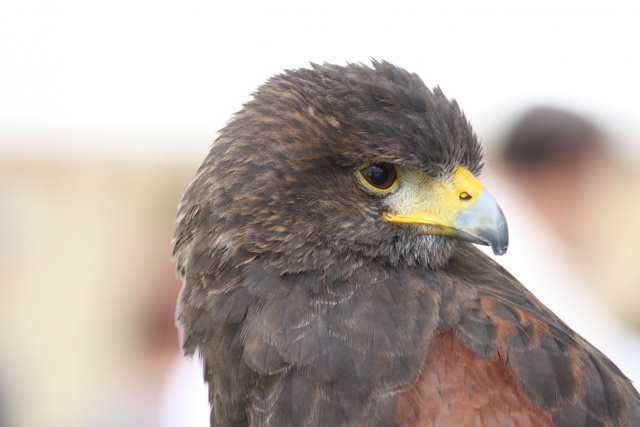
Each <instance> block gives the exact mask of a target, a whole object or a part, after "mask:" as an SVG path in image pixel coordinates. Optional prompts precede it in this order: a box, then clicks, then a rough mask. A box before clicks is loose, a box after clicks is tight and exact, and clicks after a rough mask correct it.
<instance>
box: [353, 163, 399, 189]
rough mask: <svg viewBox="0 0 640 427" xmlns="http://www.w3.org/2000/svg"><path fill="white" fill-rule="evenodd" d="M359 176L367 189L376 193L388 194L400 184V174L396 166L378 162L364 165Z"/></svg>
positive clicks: (359, 171)
mask: <svg viewBox="0 0 640 427" xmlns="http://www.w3.org/2000/svg"><path fill="white" fill-rule="evenodd" d="M357 176H358V179H359V180H360V183H361V184H362V185H363V186H364V187H365V188H367V189H369V190H372V191H375V192H376V193H387V192H389V191H391V190H392V189H393V188H394V187H395V186H396V184H398V181H399V176H400V174H399V171H398V168H397V167H396V165H394V164H392V163H384V162H376V163H366V164H365V165H363V166H362V167H361V168H359V169H358V173H357Z"/></svg>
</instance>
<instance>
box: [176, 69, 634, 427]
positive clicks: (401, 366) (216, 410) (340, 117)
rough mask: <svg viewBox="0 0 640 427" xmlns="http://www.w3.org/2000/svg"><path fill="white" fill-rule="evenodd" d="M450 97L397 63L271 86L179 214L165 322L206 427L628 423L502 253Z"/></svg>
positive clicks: (471, 148)
mask: <svg viewBox="0 0 640 427" xmlns="http://www.w3.org/2000/svg"><path fill="white" fill-rule="evenodd" d="M481 169H482V152H481V148H480V146H479V144H478V142H477V140H476V137H475V135H474V134H473V131H472V130H471V127H470V125H469V123H468V122H467V120H466V119H465V117H464V116H463V114H462V113H461V112H460V109H459V108H458V106H457V104H456V103H455V102H454V101H450V100H448V99H447V98H446V97H445V96H444V95H443V94H442V92H441V91H440V89H438V88H436V89H434V90H429V89H427V88H426V87H425V86H424V84H423V83H422V81H421V80H420V78H419V77H417V76H416V75H415V74H410V73H408V72H406V71H404V70H402V69H400V68H397V67H395V66H393V65H391V64H388V63H385V62H382V63H379V62H374V64H373V68H369V67H366V66H361V65H348V66H345V67H341V66H333V65H323V66H317V65H314V66H313V68H312V69H309V70H305V69H303V70H295V71H287V72H285V73H284V74H282V75H279V76H276V77H273V78H272V79H271V80H269V81H268V82H267V83H266V84H265V85H264V86H262V87H261V88H260V89H259V90H258V91H257V92H256V93H255V95H254V99H253V100H252V101H250V102H249V103H247V104H246V105H245V106H244V108H243V109H242V110H241V111H240V112H239V113H238V114H237V115H236V116H235V117H234V119H233V120H232V121H231V122H230V123H229V124H228V125H227V126H226V127H225V128H224V129H223V130H222V131H221V134H220V137H219V138H218V140H216V142H215V144H214V145H213V147H212V148H211V151H210V153H209V155H208V156H207V158H206V159H205V161H204V163H203V164H202V166H201V167H200V169H199V170H198V172H197V174H196V177H195V178H194V180H193V182H192V183H191V184H190V186H189V188H188V189H187V191H186V193H185V195H184V197H183V199H182V202H181V204H180V208H179V215H178V227H177V230H176V234H175V254H176V255H177V258H178V270H179V273H180V275H181V277H182V278H183V280H184V287H183V290H182V293H181V295H180V299H179V305H178V313H177V322H178V325H179V329H180V334H181V339H182V346H183V350H184V352H185V353H186V354H188V355H191V354H194V352H195V351H196V350H198V352H199V354H200V355H201V357H202V359H203V361H204V365H205V371H204V377H205V379H206V381H207V382H208V384H209V400H210V403H211V407H212V411H211V425H212V426H214V425H215V426H217V425H221V426H227V425H230V426H246V425H251V426H262V425H271V426H294V425H295V426H298V425H300V426H303V425H307V426H316V425H318V426H401V425H402V426H418V425H420V426H423V425H424V426H432V425H438V426H449V425H451V426H459V425H474V426H491V425H500V426H503V425H517V426H520V425H522V426H527V425H539V426H546V425H550V424H552V423H555V424H556V425H561V426H578V425H590V426H600V425H602V426H608V425H610V426H617V425H621V426H622V425H627V426H633V425H640V397H639V396H638V393H637V392H636V391H635V389H634V388H633V387H632V385H631V383H630V381H629V380H628V379H627V378H626V377H625V376H624V375H623V374H622V373H621V372H620V371H619V370H618V368H617V367H616V366H615V365H613V363H611V361H609V359H607V358H606V357H605V356H604V355H602V354H601V353H600V352H599V351H598V350H597V349H595V348H594V347H592V346H591V345H590V344H589V343H587V342H586V341H585V340H583V339H582V338H581V337H580V336H578V335H576V334H575V333H574V332H573V331H572V330H571V329H570V328H568V327H567V326H566V325H565V324H564V323H562V321H560V320H559V319H558V318H557V317H556V316H555V315H554V314H553V313H551V312H550V311H549V310H548V309H547V308H546V307H545V306H543V305H542V304H541V303H540V302H539V301H538V300H537V299H536V298H535V297H534V296H532V295H531V294H530V293H529V292H528V291H527V290H526V289H525V288H524V287H523V286H522V285H521V284H520V283H519V282H518V281H517V280H516V279H514V278H513V277H512V276H511V275H509V273H508V272H506V271H505V270H504V269H503V268H501V267H500V266H499V265H498V264H496V263H495V262H493V261H492V260H491V259H489V258H488V257H486V256H485V255H483V254H482V253H481V252H480V251H478V250H477V249H476V248H474V247H473V245H472V244H471V243H469V242H475V243H484V244H490V245H491V246H492V247H493V249H494V251H495V252H497V253H502V252H504V250H505V249H506V236H507V234H506V224H505V222H504V218H503V216H502V213H501V211H500V209H499V208H498V207H497V204H496V203H495V201H494V200H493V199H492V198H491V197H490V196H489V195H488V193H486V191H485V190H484V189H483V188H482V186H481V184H480V183H479V182H477V180H475V178H473V175H477V174H478V173H479V172H480V171H481Z"/></svg>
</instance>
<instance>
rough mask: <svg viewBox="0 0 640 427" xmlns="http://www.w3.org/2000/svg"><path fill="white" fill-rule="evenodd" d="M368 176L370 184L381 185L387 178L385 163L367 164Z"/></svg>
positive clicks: (387, 171) (387, 170)
mask: <svg viewBox="0 0 640 427" xmlns="http://www.w3.org/2000/svg"><path fill="white" fill-rule="evenodd" d="M369 177H370V178H371V184H373V185H375V186H378V187H380V186H383V185H384V184H385V183H386V182H387V179H389V169H388V166H387V165H371V166H369Z"/></svg>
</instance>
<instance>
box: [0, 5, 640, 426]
mask: <svg viewBox="0 0 640 427" xmlns="http://www.w3.org/2000/svg"><path fill="white" fill-rule="evenodd" d="M639 19H640V6H638V3H637V2H631V1H627V2H623V1H607V2H604V1H596V2H589V1H587V2H585V1H566V2H551V1H542V2H535V4H534V3H531V4H529V3H527V4H525V3H521V2H508V1H484V2H471V1H468V2H431V1H420V2H418V1H416V2H405V1H397V2H393V5H392V4H391V3H389V2H375V1H368V2H356V1H354V2H344V1H334V0H329V1H324V2H320V3H313V4H311V3H302V2H294V1H273V2H243V1H236V2H213V1H211V2H207V1H201V0H186V1H182V2H169V1H165V0H156V1H150V0H127V1H122V0H115V1H113V0H112V1H109V2H106V1H93V2H85V1H80V0H59V1H56V2H49V1H43V0H24V1H20V2H12V3H10V2H4V3H3V4H2V6H0V426H16V427H31V426H45V425H46V426H71V427H75V426H89V427H92V426H99V427H102V426H131V427H134V426H135V427H137V426H145V427H152V426H163V427H169V426H175V427H177V426H194V427H197V426H202V427H204V426H206V425H208V422H207V414H206V412H207V410H206V395H205V391H204V388H203V386H202V384H201V381H200V374H199V373H198V370H199V368H198V367H197V363H195V364H194V363H190V362H188V361H184V360H182V359H181V357H180V356H179V349H178V343H177V338H176V330H175V327H174V325H173V312H174V308H175V299H176V296H177V293H178V291H179V287H180V282H179V280H177V279H176V277H175V274H174V265H173V263H172V262H171V260H170V257H171V235H172V232H173V226H174V225H173V218H174V216H175V212H176V206H177V203H178V201H179V199H180V196H181V194H182V192H183V191H184V189H185V188H186V186H187V185H188V183H189V181H190V179H191V177H192V176H193V174H194V172H195V170H196V168H197V166H198V165H199V163H200V162H201V160H202V159H203V158H204V155H205V153H206V152H207V150H208V148H209V146H210V145H211V143H212V142H213V141H214V139H215V137H216V132H217V130H218V129H220V128H221V127H222V126H223V125H224V123H225V122H226V121H227V120H228V119H229V118H230V117H231V116H232V114H233V113H234V112H235V111H237V110H238V109H239V108H240V106H241V105H242V103H243V102H245V101H246V100H248V99H249V96H250V94H251V92H253V91H254V90H255V89H256V88H257V86H259V85H260V84H262V83H263V82H264V81H265V80H266V79H267V78H268V77H269V76H271V75H273V74H275V73H278V72H280V71H281V70H283V69H286V68H296V67H304V66H306V65H308V63H309V62H320V63H321V62H325V61H327V62H333V63H340V64H343V63H345V62H346V61H349V62H358V61H360V62H364V63H368V62H369V60H370V58H377V59H385V60H388V61H390V62H393V63H395V64H397V65H400V66H402V67H404V68H406V69H408V70H409V71H413V72H416V73H418V74H419V75H420V76H421V77H422V78H423V80H424V81H425V83H426V84H427V85H428V86H435V85H440V86H441V87H442V89H443V90H444V92H445V93H446V94H447V95H448V96H449V97H451V98H455V99H457V101H458V102H459V103H460V105H461V106H462V108H463V109H464V111H465V113H466V115H467V117H468V119H469V120H470V121H471V123H472V124H473V125H474V127H475V129H476V132H477V133H478V135H479V137H480V138H481V139H482V141H483V143H484V144H485V146H486V147H487V155H488V159H489V167H488V168H487V170H486V171H485V174H484V183H485V185H486V186H487V187H488V188H489V189H490V190H491V191H492V193H493V194H494V196H495V197H496V198H497V199H498V200H499V201H500V203H501V204H502V205H503V208H504V210H505V213H506V215H507V218H508V220H509V224H510V231H511V246H510V249H509V252H508V253H507V254H506V255H505V256H503V257H501V258H500V259H499V261H500V262H502V263H503V264H504V265H505V266H507V268H509V269H510V270H512V272H513V273H514V274H515V275H516V277H518V278H519V279H520V280H521V281H522V282H523V283H524V284H525V285H526V286H528V287H529V288H530V289H531V290H532V291H533V292H534V293H535V294H536V295H537V296H538V297H539V298H540V299H541V300H542V301H543V302H544V303H545V304H547V305H548V306H549V307H551V308H552V309H553V310H555V311H556V312H557V313H558V314H559V315H560V316H561V317H562V318H563V319H565V320H566V321H567V322H568V323H569V325H570V326H571V327H573V328H574V329H576V331H578V332H579V333H581V334H582V335H584V336H585V337H586V338H587V339H589V340H591V341H592V342H593V343H594V344H595V345H596V346H598V347H600V348H601V350H603V351H604V352H605V353H606V354H608V355H610V357H611V358H612V359H613V360H614V362H616V363H618V364H619V365H620V366H621V368H622V369H623V371H625V372H626V373H627V375H629V376H630V377H631V378H632V379H634V380H636V381H640V344H639V343H640V339H639V338H638V330H639V328H640V309H638V307H639V306H640V262H639V261H640V260H639V252H640V251H638V249H637V248H636V246H637V244H638V243H637V242H638V241H639V240H640V221H638V218H640V198H639V197H638V191H639V190H640V109H639V108H638V100H639V99H640V83H638V76H640V55H638V52H640V27H638V25H637V22H638V20H639Z"/></svg>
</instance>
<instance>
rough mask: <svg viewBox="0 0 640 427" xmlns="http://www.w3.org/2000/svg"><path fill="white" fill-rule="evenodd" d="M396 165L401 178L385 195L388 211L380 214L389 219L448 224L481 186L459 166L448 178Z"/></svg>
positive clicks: (469, 203) (449, 224)
mask: <svg viewBox="0 0 640 427" xmlns="http://www.w3.org/2000/svg"><path fill="white" fill-rule="evenodd" d="M399 169H400V170H401V172H402V178H403V179H402V181H401V182H400V184H399V188H398V189H397V190H396V192H395V193H394V194H392V195H390V196H389V197H388V198H387V204H388V206H389V210H390V212H388V213H384V214H383V217H384V218H385V219H386V220H388V221H391V222H396V223H402V224H425V225H434V226H439V227H450V226H451V224H452V223H453V221H454V220H455V219H456V217H457V216H458V214H459V213H460V212H461V211H463V210H465V209H468V208H469V207H471V206H472V205H473V204H474V203H475V202H476V201H477V200H478V196H479V194H480V192H481V191H482V190H483V189H484V187H483V185H482V184H481V183H480V181H478V180H477V179H476V177H475V176H473V174H472V173H471V172H469V171H468V170H467V169H466V168H464V167H462V166H459V167H458V168H457V169H456V170H455V172H454V173H453V175H452V176H450V177H449V178H448V179H433V178H429V177H427V176H425V175H424V174H422V173H420V172H418V171H415V170H410V169H405V168H399Z"/></svg>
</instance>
